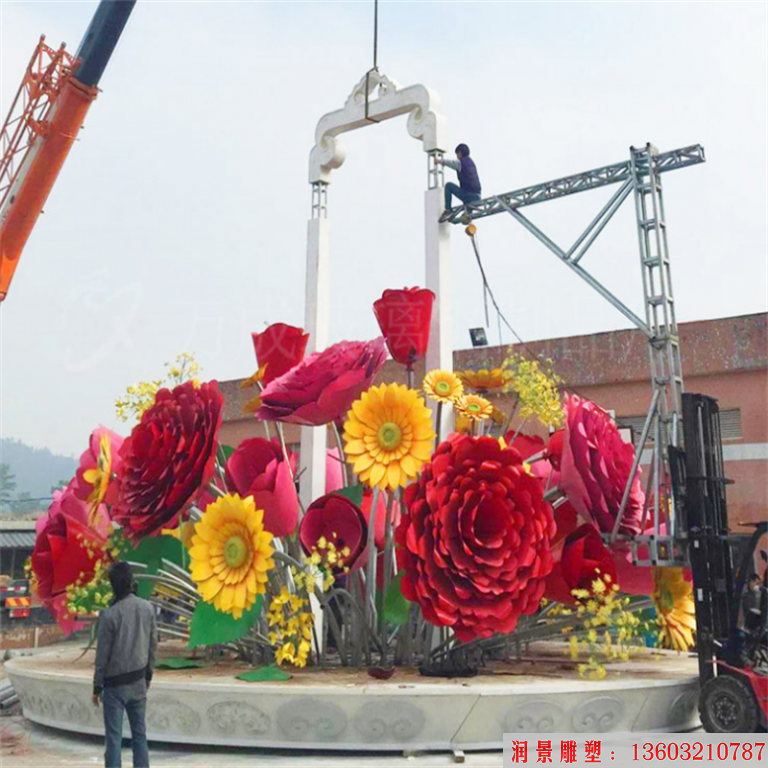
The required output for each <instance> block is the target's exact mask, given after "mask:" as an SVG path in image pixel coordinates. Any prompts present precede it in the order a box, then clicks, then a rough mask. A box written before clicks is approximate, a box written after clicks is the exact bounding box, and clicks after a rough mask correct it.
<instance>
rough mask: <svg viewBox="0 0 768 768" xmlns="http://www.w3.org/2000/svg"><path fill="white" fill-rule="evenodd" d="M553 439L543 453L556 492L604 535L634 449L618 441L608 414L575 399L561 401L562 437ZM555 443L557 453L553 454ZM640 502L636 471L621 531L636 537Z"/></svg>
mask: <svg viewBox="0 0 768 768" xmlns="http://www.w3.org/2000/svg"><path fill="white" fill-rule="evenodd" d="M556 437H557V435H554V436H553V439H552V440H550V444H549V448H548V454H549V457H550V461H551V463H552V466H553V467H555V469H559V470H560V488H561V489H562V490H563V492H564V493H565V494H566V495H567V496H568V500H569V501H570V502H571V504H573V506H574V508H575V509H576V511H577V512H578V513H579V514H580V515H581V516H582V517H583V518H584V519H585V520H591V521H592V522H594V524H595V525H596V526H597V527H598V528H599V529H600V530H601V531H603V532H604V533H610V532H611V531H612V530H613V525H614V522H615V520H616V515H617V514H618V512H619V507H620V506H621V498H622V496H623V495H624V488H625V486H626V484H627V480H628V478H629V473H630V472H631V471H632V464H633V462H634V460H635V449H634V447H633V446H631V445H629V444H628V443H625V442H624V440H623V439H622V437H621V435H620V433H619V430H618V428H617V426H616V422H615V421H614V420H613V419H612V418H611V417H610V415H609V414H607V413H606V412H605V411H604V410H603V409H602V408H599V407H598V406H597V405H595V404H594V403H592V402H590V401H589V400H582V399H581V398H580V397H577V396H576V395H566V397H565V429H564V432H563V436H562V438H557V439H555V438H556ZM560 439H562V451H561V452H560V453H559V455H558V448H559V446H560ZM644 501H645V493H644V492H643V489H642V486H641V485H640V469H639V468H638V471H637V474H636V475H635V478H634V480H633V482H632V487H631V491H630V494H629V499H628V501H627V505H626V508H625V510H624V515H623V519H622V523H621V527H620V529H619V530H620V532H621V533H627V534H632V535H635V534H638V533H640V522H641V517H642V512H643V503H644Z"/></svg>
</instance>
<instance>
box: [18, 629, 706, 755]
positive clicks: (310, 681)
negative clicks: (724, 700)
mask: <svg viewBox="0 0 768 768" xmlns="http://www.w3.org/2000/svg"><path fill="white" fill-rule="evenodd" d="M178 651H179V649H176V653H177V655H178ZM80 654H81V651H75V650H71V649H69V650H66V651H64V650H62V651H55V652H53V653H50V654H44V655H39V656H34V657H21V658H16V659H13V660H11V661H10V662H8V663H6V665H5V669H6V671H7V673H8V675H9V676H10V678H11V680H12V682H13V685H14V687H15V689H16V691H17V692H18V695H19V698H20V699H21V702H22V705H23V707H24V715H25V716H26V717H28V718H29V719H30V720H33V721H34V722H37V723H41V724H43V725H48V726H52V727H54V728H61V729H64V730H68V731H75V732H78V733H90V734H103V733H104V728H103V723H102V713H101V709H100V708H97V707H94V705H93V704H92V702H91V690H92V688H91V686H92V675H93V660H94V654H93V652H92V651H91V652H89V653H88V654H87V655H86V656H85V657H84V658H82V659H80V660H79V661H77V657H78V656H79V655H80ZM244 669H245V667H243V666H242V665H237V664H236V663H234V662H219V663H216V664H214V665H212V666H211V667H209V668H207V669H194V670H178V671H170V670H158V671H157V673H156V675H155V679H154V682H153V683H152V688H151V690H150V693H149V699H148V704H147V732H148V736H149V739H150V740H153V741H165V742H176V743H187V744H210V745H232V746H247V747H269V748H275V747H278V748H287V749H290V748H296V749H323V750H376V751H386V750H392V751H401V750H443V749H463V750H473V749H497V748H498V749H501V746H502V734H504V733H515V732H517V733H543V732H553V733H555V732H560V733H563V732H566V733H567V732H584V733H600V732H608V731H625V732H626V731H668V732H669V731H684V730H688V729H690V728H694V727H696V725H698V714H697V706H696V704H697V697H698V673H697V672H698V671H697V664H696V660H695V659H694V658H692V657H688V656H678V655H677V654H672V653H667V652H660V653H659V652H654V653H650V652H646V651H641V652H640V653H639V654H638V656H636V657H634V658H633V659H632V661H630V662H627V663H622V664H616V665H611V666H610V667H609V671H608V676H607V678H606V679H605V680H602V681H600V682H589V681H585V680H582V679H580V678H579V677H578V676H577V675H576V673H575V670H574V668H573V664H571V663H570V662H569V661H568V659H567V649H566V648H565V646H564V645H563V644H560V643H538V644H534V645H533V646H531V648H530V649H529V651H528V652H527V654H526V657H525V658H524V660H523V661H521V662H516V663H506V664H497V665H495V667H494V668H493V674H488V675H481V676H478V677H474V678H468V679H461V680H446V681H438V682H435V679H434V678H423V677H420V676H419V674H418V672H417V671H415V670H411V669H398V670H397V671H396V672H395V675H394V676H393V677H392V678H391V679H390V680H388V681H379V680H374V679H373V678H371V677H369V676H368V675H367V673H366V672H365V670H347V669H329V670H318V669H315V670H302V671H299V672H296V673H295V674H294V676H293V678H292V679H291V680H289V681H286V682H276V683H246V682H243V681H240V680H236V679H235V678H234V676H235V675H236V674H238V673H239V672H242V671H244ZM126 735H128V727H127V724H126Z"/></svg>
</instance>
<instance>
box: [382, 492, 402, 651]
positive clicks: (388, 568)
mask: <svg viewBox="0 0 768 768" xmlns="http://www.w3.org/2000/svg"><path fill="white" fill-rule="evenodd" d="M399 492H400V490H399V489H397V490H393V491H391V492H390V493H389V494H388V495H387V518H386V523H385V528H384V531H385V539H384V573H383V578H382V593H381V594H382V605H383V603H384V601H386V599H387V593H388V592H389V583H390V579H391V577H392V545H393V541H394V531H393V530H392V513H393V510H394V505H395V498H396V496H397V495H399ZM384 614H385V612H384V613H382V616H381V619H380V626H381V645H382V647H383V650H382V656H381V666H386V664H387V651H388V650H389V649H388V647H387V646H388V643H387V621H386V618H385V615H384Z"/></svg>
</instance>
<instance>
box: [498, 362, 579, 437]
mask: <svg viewBox="0 0 768 768" xmlns="http://www.w3.org/2000/svg"><path fill="white" fill-rule="evenodd" d="M504 365H505V366H506V367H508V368H509V370H510V374H511V377H510V379H509V381H508V382H507V383H506V384H505V386H504V392H514V393H515V394H516V395H517V397H518V399H519V402H520V416H521V417H522V418H527V417H528V416H535V417H536V418H537V419H538V420H539V421H540V422H541V423H542V424H544V425H546V426H548V427H559V426H561V425H562V424H563V421H564V420H565V413H564V412H563V406H562V403H561V401H560V389H559V387H560V386H561V385H562V384H563V379H562V378H560V377H559V376H558V375H557V374H556V373H555V372H554V370H553V369H552V361H551V360H546V361H545V365H542V364H541V363H540V362H539V361H538V360H528V359H527V358H525V357H523V356H522V355H520V354H518V353H515V352H513V353H512V354H511V355H510V357H508V358H507V360H506V361H505V362H504Z"/></svg>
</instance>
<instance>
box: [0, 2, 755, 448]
mask: <svg viewBox="0 0 768 768" xmlns="http://www.w3.org/2000/svg"><path fill="white" fill-rule="evenodd" d="M95 8H96V3H95V2H67V1H66V0H62V1H61V2H53V1H51V2H31V1H28V2H12V1H11V0H3V1H2V3H0V20H1V29H0V63H1V64H2V71H1V72H0V89H1V93H0V111H2V113H3V116H5V114H6V112H7V110H8V108H9V106H10V102H11V99H12V98H13V95H14V94H15V92H16V89H17V88H18V85H19V83H20V81H21V77H22V73H23V69H24V66H25V65H26V63H27V61H28V59H29V56H30V54H31V52H32V50H33V48H34V46H35V44H36V42H37V40H38V38H39V35H40V34H41V33H45V34H46V39H47V41H48V42H49V43H50V44H53V45H57V44H58V42H59V41H66V42H67V43H68V50H70V51H71V52H74V51H75V50H76V49H77V46H78V44H79V42H80V39H81V37H82V35H83V33H84V32H85V30H86V28H87V26H88V23H89V21H90V19H91V17H92V15H93V12H94V10H95ZM372 22H373V3H372V2H369V1H366V2H326V1H324V0H318V1H317V2H303V3H299V2H291V1H290V0H280V2H279V3H277V2H224V1H223V0H218V2H187V1H182V2H163V1H162V0H156V1H153V0H139V2H138V3H137V5H136V7H135V9H134V11H133V14H132V17H131V19H130V20H129V22H128V26H127V27H126V30H125V32H124V34H123V37H122V39H121V41H120V43H119V45H118V48H117V50H116V52H115V54H114V56H113V58H112V60H111V62H110V64H109V66H108V68H107V70H106V72H105V74H104V76H103V78H102V81H101V84H100V87H101V89H102V93H100V95H99V97H98V99H97V100H96V102H95V103H94V104H93V106H92V108H91V110H90V112H89V114H88V117H87V120H86V123H85V128H84V130H83V131H82V132H81V134H80V137H79V141H78V142H77V143H76V145H75V146H74V148H73V149H72V152H71V153H70V156H69V158H68V160H67V163H66V165H65V167H64V169H63V170H62V172H61V174H60V176H59V179H58V181H57V183H56V185H55V187H54V189H53V192H52V193H51V195H50V197H49V199H48V202H47V203H46V206H45V215H43V216H41V217H40V219H39V220H38V222H37V225H36V227H35V230H34V232H33V234H32V236H31V238H30V240H29V242H28V243H27V246H26V249H25V252H24V255H23V257H22V260H21V262H20V266H19V267H18V269H17V271H16V275H15V278H14V282H13V284H12V286H11V290H10V293H9V296H8V298H7V300H6V301H5V302H3V304H2V305H0V336H1V342H2V352H1V355H2V357H1V359H0V375H1V386H0V407H1V408H2V424H1V425H0V433H1V434H2V436H3V437H13V438H19V439H21V440H23V441H24V442H26V443H28V444H31V445H34V446H38V447H49V448H50V449H51V450H53V451H55V452H60V453H64V454H67V455H72V454H75V455H77V454H79V453H80V452H81V451H82V450H84V448H85V447H86V445H87V438H88V434H89V432H90V431H91V430H92V429H93V428H95V427H96V426H97V425H98V424H100V423H102V424H105V425H107V426H111V427H113V428H116V429H118V431H121V432H122V433H123V434H125V433H126V432H127V429H128V427H127V426H126V425H124V424H122V423H121V422H118V421H117V420H116V418H115V415H114V400H115V398H116V397H118V396H119V395H121V394H122V393H123V392H124V390H125V387H126V386H128V385H129V384H131V383H133V382H136V381H139V380H149V379H154V378H158V377H159V376H161V375H162V373H163V364H164V363H165V362H168V361H170V360H172V359H173V357H174V356H175V355H176V354H177V353H180V352H182V351H187V352H192V353H195V355H196V356H197V359H198V361H199V362H200V364H201V365H202V366H203V374H202V376H203V377H204V378H216V379H219V380H225V379H232V378H237V377H242V376H247V375H250V374H251V373H252V372H253V370H254V367H255V360H254V356H253V347H252V343H251V336H250V334H251V332H252V331H258V330H262V329H263V328H264V327H265V325H266V324H268V323H273V322H279V321H280V322H287V323H291V324H294V325H302V324H303V319H304V264H305V258H306V226H307V225H306V222H307V220H308V218H309V216H310V197H311V196H310V186H309V184H308V182H307V166H308V158H309V151H310V149H311V147H312V144H313V142H314V129H315V125H316V124H317V121H318V120H319V119H320V117H321V116H322V115H323V114H324V113H326V112H330V111H333V110H335V109H338V108H340V107H341V106H343V104H344V101H345V100H346V98H347V96H348V95H349V93H350V92H351V91H352V89H353V87H354V86H355V85H356V83H357V82H358V81H359V79H360V78H361V77H362V76H363V75H364V74H365V72H366V70H367V69H368V68H369V67H370V66H371V63H372V27H373V23H372ZM378 63H379V69H380V70H381V71H382V72H383V73H384V74H386V75H387V76H388V77H390V78H392V79H394V80H396V81H397V82H398V83H400V84H401V85H402V86H407V85H412V84H416V83H422V84H424V85H427V86H429V87H430V88H431V89H433V90H434V91H436V92H437V93H438V94H439V95H440V100H441V105H442V111H443V113H444V115H445V116H446V118H447V121H448V130H449V137H450V147H451V148H452V147H453V146H454V145H455V144H457V143H459V142H465V143H467V144H468V145H469V146H470V147H471V151H472V156H473V158H474V159H475V161H476V163H477V166H478V169H479V172H480V177H481V180H482V183H483V193H484V195H490V194H497V193H502V192H507V191H511V190H513V189H518V188H520V187H523V186H528V185H531V184H537V183H541V182H544V181H547V180H550V179H554V178H558V177H561V176H566V175H570V174H574V173H578V172H581V171H586V170H588V169H591V168H595V167H598V166H601V165H606V164H610V163H616V162H620V161H623V160H625V159H627V158H628V157H629V147H630V146H631V145H635V146H640V145H644V144H645V143H646V142H648V141H650V142H652V143H653V144H654V145H655V146H657V147H658V148H659V149H660V150H661V151H666V150H671V149H676V148H679V147H684V146H688V145H691V144H696V143H699V144H702V145H703V146H704V148H705V151H706V156H707V162H706V163H705V164H703V165H698V166H695V167H692V168H687V169H684V170H679V171H675V172H671V173H668V174H665V175H664V177H663V185H664V195H665V206H666V216H667V225H668V232H669V244H670V255H671V261H672V274H673V280H674V288H675V298H676V306H677V319H678V322H685V321H689V320H700V319H706V318H712V317H724V316H729V315H740V314H747V313H751V312H760V311H765V310H766V308H767V306H768V300H767V297H766V290H767V289H766V278H767V273H766V133H767V131H766V128H767V126H766V5H765V4H764V3H746V2H737V1H736V0H728V2H724V3H719V2H715V3H705V2H688V3H668V2H662V3H653V2H635V3H625V2H607V3H581V2H567V3H549V2H542V1H541V0H539V1H537V2H508V3H505V2H493V3H491V2H489V3H483V2H463V3H455V2H430V3H426V2H425V3H419V2H387V0H381V3H380V10H379V62H378ZM343 141H344V144H345V146H346V148H347V159H346V162H345V163H344V165H343V166H342V168H340V169H339V170H337V171H335V172H334V175H333V180H332V183H331V185H330V190H329V218H330V220H331V227H332V236H331V237H332V310H331V340H332V341H334V342H335V341H339V340H341V339H363V338H371V337H373V336H375V335H378V327H377V325H376V321H375V319H374V316H373V313H372V310H371V305H372V303H373V301H375V300H376V299H377V298H378V297H379V296H380V295H381V293H382V291H383V290H384V289H385V288H401V287H404V286H411V285H423V283H424V230H423V225H424V222H423V216H424V213H423V207H424V202H423V198H424V190H425V188H426V183H427V178H426V160H425V157H424V154H423V151H422V147H421V144H420V142H418V141H416V140H414V139H412V138H411V137H409V136H408V133H407V130H406V124H405V118H400V119H396V120H390V121H388V122H387V123H383V124H380V125H377V126H371V127H369V128H367V129H365V130H359V131H356V132H353V133H350V134H346V135H345V136H344V138H343ZM446 178H447V179H450V178H453V173H452V172H450V171H449V172H447V175H446ZM614 191H615V188H610V187H609V188H607V189H603V190H597V191H594V192H588V193H584V194H580V195H575V196H572V197H571V198H568V199H565V200H559V201H552V202H548V203H546V204H543V205H538V206H533V207H531V208H529V209H528V210H527V211H526V215H527V216H529V218H530V219H531V220H532V221H534V222H535V223H536V224H537V225H538V226H540V227H541V228H542V229H543V230H544V231H545V232H546V233H547V234H548V235H549V236H550V237H551V238H552V239H553V240H555V242H557V243H558V244H560V245H561V246H563V247H565V248H567V247H568V246H569V245H570V243H571V242H572V241H573V240H574V239H575V238H576V236H577V235H578V234H579V233H580V232H581V231H582V230H583V229H584V227H585V226H586V225H587V224H588V223H589V221H591V219H592V217H593V216H594V215H595V214H596V213H597V212H598V211H599V210H600V208H601V207H602V206H603V204H604V203H605V202H606V201H607V199H608V198H609V197H610V195H611V194H612V193H613V192H614ZM451 237H452V259H453V273H454V274H453V293H452V297H451V299H452V301H453V315H454V329H453V330H454V334H453V335H454V343H455V346H456V348H464V347H467V346H469V335H468V328H470V327H477V326H482V325H484V323H485V320H484V314H483V292H482V283H481V280H480V275H479V272H478V269H477V265H476V263H475V260H474V256H473V253H472V250H471V245H470V242H469V240H468V238H467V237H466V236H465V235H464V234H463V232H462V230H461V228H459V227H455V228H453V230H452V235H451ZM478 238H479V243H480V248H481V253H482V255H483V261H484V266H485V269H486V272H487V274H488V278H489V281H490V284H491V286H492V288H493V290H494V293H495V294H496V296H497V298H498V300H499V303H500V305H501V307H502V310H503V311H504V313H505V315H506V316H507V317H508V319H509V320H510V322H511V324H512V325H513V326H514V327H515V329H516V331H517V332H518V333H519V335H520V336H521V337H522V338H523V339H525V340H526V341H528V340H536V339H545V338H554V337H559V336H572V335H578V334H585V333H593V332H598V331H606V330H611V329H617V328H625V327H627V321H626V320H625V319H624V317H623V316H622V315H620V314H619V313H618V312H617V311H616V310H615V309H614V308H613V307H611V306H610V305H609V304H608V303H607V302H605V301H604V300H603V299H602V298H601V297H599V296H598V295H597V294H595V293H594V292H592V290H591V289H590V288H589V287H588V286H586V285H585V284H582V283H581V282H580V281H579V280H578V279H577V278H576V277H575V276H574V275H573V274H572V273H571V272H570V270H568V269H567V268H566V267H565V266H564V265H562V264H561V263H559V261H558V260H557V258H556V257H555V256H554V255H553V254H551V253H550V252H549V251H547V250H546V249H544V248H543V246H541V245H540V244H539V243H538V241H536V240H535V239H534V238H533V237H532V236H531V235H530V234H529V233H527V232H526V231H525V230H523V229H522V227H520V226H519V225H518V224H517V223H516V222H515V221H514V220H513V219H512V218H511V217H509V216H505V215H498V216H494V217H491V218H488V219H483V220H482V221H480V222H479V235H478ZM582 265H583V266H585V267H586V268H588V269H589V270H590V271H591V272H592V273H593V274H594V275H595V276H596V277H597V278H598V279H599V280H600V281H602V282H603V283H604V284H605V285H606V286H608V287H609V288H610V289H611V290H613V291H614V292H615V293H616V294H617V295H618V296H620V297H621V298H622V299H623V300H624V301H625V302H626V303H627V304H628V305H629V306H630V307H631V308H633V309H634V310H635V311H636V312H637V313H638V314H642V287H641V279H640V266H639V255H638V246H637V233H636V228H635V224H634V206H633V205H632V201H631V198H630V200H629V201H628V202H627V203H625V205H624V206H623V207H622V208H621V209H620V210H619V212H618V214H617V215H616V216H615V217H614V219H613V220H612V221H611V223H610V224H609V225H608V227H607V228H606V230H605V232H604V233H603V234H602V235H601V237H600V238H599V239H598V241H597V242H596V243H595V245H594V246H593V247H592V249H591V250H590V252H589V254H588V256H586V257H585V259H584V260H583V261H582ZM488 336H489V341H490V343H491V344H497V343H499V335H498V331H497V328H496V322H495V319H494V318H493V317H492V318H491V327H490V328H489V330H488ZM501 341H502V343H505V344H507V343H510V342H511V341H513V339H512V337H511V334H509V333H507V332H505V333H503V334H502V337H501ZM682 352H683V357H684V356H685V350H684V349H683V350H682ZM555 362H556V361H555Z"/></svg>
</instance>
